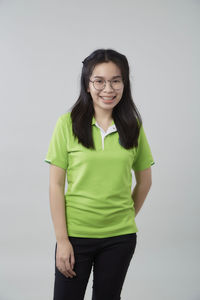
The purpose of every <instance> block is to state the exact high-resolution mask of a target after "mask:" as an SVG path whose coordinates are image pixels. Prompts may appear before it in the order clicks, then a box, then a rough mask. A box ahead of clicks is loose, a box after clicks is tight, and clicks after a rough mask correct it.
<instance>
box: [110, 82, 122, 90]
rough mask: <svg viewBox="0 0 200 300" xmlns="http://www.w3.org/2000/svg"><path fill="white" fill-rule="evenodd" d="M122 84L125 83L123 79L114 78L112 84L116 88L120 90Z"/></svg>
mask: <svg viewBox="0 0 200 300" xmlns="http://www.w3.org/2000/svg"><path fill="white" fill-rule="evenodd" d="M122 85H123V81H122V79H113V80H112V81H111V86H112V88H113V89H114V90H119V89H121V88H122Z"/></svg>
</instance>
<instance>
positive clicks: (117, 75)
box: [94, 75, 122, 78]
mask: <svg viewBox="0 0 200 300" xmlns="http://www.w3.org/2000/svg"><path fill="white" fill-rule="evenodd" d="M118 77H122V76H120V75H117V76H113V77H112V78H118ZM94 78H104V77H103V76H94Z"/></svg>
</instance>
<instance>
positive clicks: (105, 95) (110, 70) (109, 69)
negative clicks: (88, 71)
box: [87, 61, 124, 111]
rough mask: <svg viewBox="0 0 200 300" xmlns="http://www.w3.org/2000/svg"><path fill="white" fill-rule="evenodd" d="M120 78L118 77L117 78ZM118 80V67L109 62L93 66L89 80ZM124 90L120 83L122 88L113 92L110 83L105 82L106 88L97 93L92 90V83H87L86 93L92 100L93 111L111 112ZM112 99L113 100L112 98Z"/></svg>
mask: <svg viewBox="0 0 200 300" xmlns="http://www.w3.org/2000/svg"><path fill="white" fill-rule="evenodd" d="M117 76H120V77H117ZM95 79H96V80H97V79H98V80H99V79H104V80H112V79H115V80H119V79H122V76H121V71H120V69H119V67H118V66H117V65H116V64H115V63H113V62H111V61H109V62H105V63H100V64H98V65H96V66H95V68H94V70H93V72H92V75H91V76H90V80H92V81H94V80H95ZM123 89H124V84H123V82H122V86H121V88H120V89H118V90H114V89H113V88H112V87H111V86H110V82H109V81H106V86H105V87H104V89H103V90H101V91H98V90H96V89H95V88H94V86H93V83H92V82H89V87H88V90H87V91H88V92H89V93H90V94H91V97H92V100H93V106H94V109H103V110H111V111H112V109H113V107H115V106H116V105H117V104H118V103H119V101H120V100H121V98H122V94H123ZM113 97H114V98H113Z"/></svg>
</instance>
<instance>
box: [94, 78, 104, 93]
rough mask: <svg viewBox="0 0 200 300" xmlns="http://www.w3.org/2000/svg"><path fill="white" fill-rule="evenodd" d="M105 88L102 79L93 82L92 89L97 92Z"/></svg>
mask: <svg viewBox="0 0 200 300" xmlns="http://www.w3.org/2000/svg"><path fill="white" fill-rule="evenodd" d="M104 86H105V81H104V80H103V79H95V80H94V87H95V89H97V90H102V89H103V88H104Z"/></svg>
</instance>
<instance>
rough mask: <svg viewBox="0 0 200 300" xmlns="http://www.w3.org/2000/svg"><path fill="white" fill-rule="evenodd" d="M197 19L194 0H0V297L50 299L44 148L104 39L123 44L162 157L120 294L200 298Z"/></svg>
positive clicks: (154, 299) (129, 298)
mask: <svg viewBox="0 0 200 300" xmlns="http://www.w3.org/2000/svg"><path fill="white" fill-rule="evenodd" d="M199 26H200V1H197V0H196V1H185V0H183V1H179V0H175V1H155V0H153V1H148V0H146V1H145V0H142V1H141V0H140V1H139V0H138V1H131V0H129V1H128V0H124V1H118V0H111V1H106V0H101V1H89V0H84V1H67V0H65V1H64V0H56V1H55V0H54V1H53V0H48V1H47V0H34V1H33V0H32V1H27V0H26V1H25V0H24V1H23V0H21V1H20V0H19V1H14V0H13V1H9V0H7V1H3V0H2V1H1V2H0V100H1V109H0V122H1V148H0V149H1V168H0V170H1V171H0V174H1V189H0V193H1V195H0V229H1V237H0V300H35V299H37V300H50V299H53V296H52V295H53V284H54V252H55V235H54V228H53V223H52V221H51V216H50V207H49V195H48V192H49V191H48V188H49V165H48V164H47V163H45V162H44V158H45V155H46V153H47V149H48V145H49V141H50V138H51V135H52V132H53V128H54V126H55V124H56V121H57V119H58V117H59V116H60V115H61V114H63V113H65V111H67V109H68V108H69V107H70V106H71V105H72V104H73V103H74V102H75V101H76V100H77V98H78V95H79V87H80V83H79V81H80V73H81V68H82V60H83V59H84V58H85V57H86V56H88V55H89V54H90V53H91V52H92V51H94V50H96V49H98V48H112V49H114V50H117V51H119V52H121V53H123V54H125V55H126V57H127V59H128V61H129V64H130V69H131V74H130V79H131V84H132V93H133V99H134V102H135V104H136V106H137V107H138V109H139V111H140V113H141V115H142V118H143V125H144V129H145V132H146V135H147V138H148V141H149V144H150V147H151V150H152V154H153V157H154V160H155V165H154V166H152V179H153V183H152V187H151V190H150V192H149V194H148V196H147V198H146V200H145V203H144V205H143V207H142V209H141V211H140V212H139V214H138V215H137V217H136V224H137V226H138V229H139V232H138V243H137V247H136V251H135V254H134V257H133V259H132V261H131V265H130V267H129V271H128V274H127V277H126V280H125V283H124V286H123V291H122V294H121V296H122V299H123V300H133V299H137V300H161V299H162V300H179V299H180V300H199V299H200V287H199V278H200V272H199V267H200V266H199V253H200V252H199V251H200V247H199V246H200V245H199V243H200V242H199V241H200V239H199V225H200V222H199V206H200V205H199V202H200V193H199V167H200V159H199V138H200V137H199V108H200V105H199V101H200V100H199V96H200V91H199V78H200V63H199V53H200V39H199V37H200V33H199V28H200V27H199ZM134 180H135V178H134V177H133V185H134V183H135V182H134ZM91 294H92V273H91V276H90V280H89V283H88V286H87V290H86V295H85V299H86V300H91ZM69 300H70V299H69Z"/></svg>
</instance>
